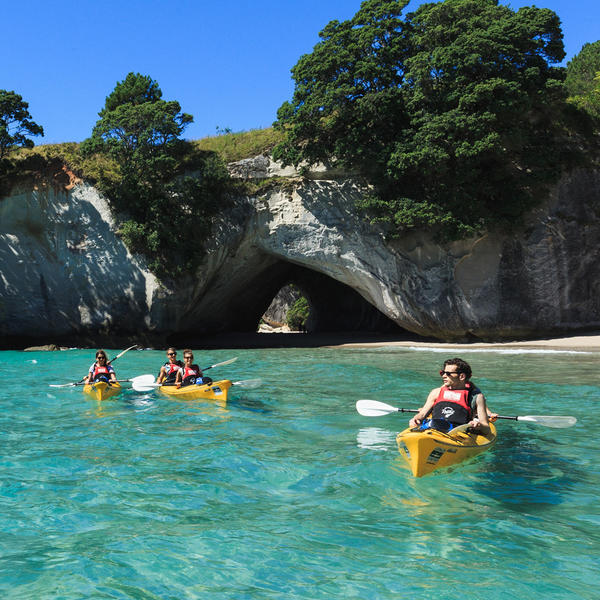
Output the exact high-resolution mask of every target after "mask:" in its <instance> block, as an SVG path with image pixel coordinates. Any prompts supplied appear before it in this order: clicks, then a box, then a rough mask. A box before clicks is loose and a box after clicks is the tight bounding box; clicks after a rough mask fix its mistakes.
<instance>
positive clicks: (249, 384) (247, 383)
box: [231, 379, 262, 390]
mask: <svg viewBox="0 0 600 600" xmlns="http://www.w3.org/2000/svg"><path fill="white" fill-rule="evenodd" d="M231 385H239V386H240V387H241V388H242V389H244V390H254V389H256V388H257V387H260V386H261V385H262V379H244V380H242V381H234V382H233V383H232V384H231Z"/></svg>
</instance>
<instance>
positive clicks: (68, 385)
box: [48, 375, 154, 388]
mask: <svg viewBox="0 0 600 600" xmlns="http://www.w3.org/2000/svg"><path fill="white" fill-rule="evenodd" d="M142 377H144V376H143V375H142ZM150 377H152V379H153V380H154V375H150ZM134 380H135V377H134V378H133V379H115V381H109V382H108V383H115V382H119V383H128V382H131V381H134ZM96 383H97V382H96ZM48 385H49V386H50V387H53V388H62V387H73V386H76V385H87V384H86V383H85V381H76V382H72V383H49V384H48Z"/></svg>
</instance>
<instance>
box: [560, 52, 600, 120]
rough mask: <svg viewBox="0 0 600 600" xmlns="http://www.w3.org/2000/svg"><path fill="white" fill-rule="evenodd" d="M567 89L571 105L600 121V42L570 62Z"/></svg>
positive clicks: (566, 81) (566, 80)
mask: <svg viewBox="0 0 600 600" xmlns="http://www.w3.org/2000/svg"><path fill="white" fill-rule="evenodd" d="M565 87H566V88H567V93H568V94H569V101H570V102H571V103H573V104H574V105H575V106H577V107H578V108H580V109H583V110H585V111H586V112H587V113H588V114H590V115H591V116H592V117H594V118H595V119H597V120H600V40H599V41H597V42H594V43H593V44H585V45H584V46H583V48H582V49H581V51H580V52H579V54H577V56H575V57H574V58H573V59H572V60H571V61H569V63H568V64H567V77H566V79H565Z"/></svg>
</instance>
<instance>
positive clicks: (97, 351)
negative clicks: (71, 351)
mask: <svg viewBox="0 0 600 600" xmlns="http://www.w3.org/2000/svg"><path fill="white" fill-rule="evenodd" d="M99 356H104V358H107V356H106V352H104V350H96V358H98V357H99Z"/></svg>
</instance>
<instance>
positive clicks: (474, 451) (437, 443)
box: [396, 423, 496, 477]
mask: <svg viewBox="0 0 600 600" xmlns="http://www.w3.org/2000/svg"><path fill="white" fill-rule="evenodd" d="M396 442H397V443H398V450H399V451H400V454H401V455H402V456H403V457H404V458H405V459H406V461H407V462H408V464H409V465H410V468H411V471H412V474H413V475H414V476H415V477H422V476H423V475H427V474H429V473H431V472H432V471H435V470H436V469H439V468H442V467H450V466H453V465H457V464H459V463H461V462H463V461H465V460H467V459H469V458H472V457H473V456H477V455H478V454H481V453H482V452H484V451H485V450H488V449H489V448H491V447H492V446H493V445H494V443H495V442H496V427H495V426H494V425H493V424H492V423H490V433H489V434H487V435H482V434H478V433H475V432H473V433H470V432H467V431H464V430H462V431H454V432H453V431H450V432H448V433H443V432H441V431H436V430H435V429H425V430H424V431H420V430H418V429H417V430H412V429H410V428H408V429H405V430H404V431H401V432H400V433H399V434H398V436H397V438H396Z"/></svg>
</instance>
